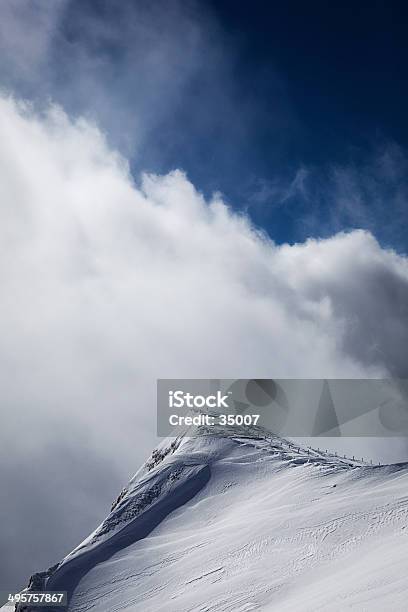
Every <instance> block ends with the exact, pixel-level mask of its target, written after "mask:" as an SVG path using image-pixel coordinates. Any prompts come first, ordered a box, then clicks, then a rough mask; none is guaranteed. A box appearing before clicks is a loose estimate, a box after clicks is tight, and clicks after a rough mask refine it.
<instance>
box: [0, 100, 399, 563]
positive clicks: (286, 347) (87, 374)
mask: <svg viewBox="0 0 408 612" xmlns="http://www.w3.org/2000/svg"><path fill="white" fill-rule="evenodd" d="M0 203H1V211H0V236H1V247H0V248H1V253H0V282H1V286H2V293H3V296H4V297H3V299H2V302H1V306H0V309H1V310H0V312H1V316H0V336H1V338H2V343H1V348H0V364H1V368H0V379H1V385H0V386H1V389H2V396H1V402H2V425H3V427H2V432H3V433H2V447H1V451H0V453H2V455H3V456H2V457H1V459H2V463H3V466H7V468H8V469H10V470H16V471H19V473H20V476H21V478H22V483H23V482H24V474H30V473H31V472H30V466H32V465H33V464H35V465H36V466H37V467H38V470H36V477H37V478H38V486H39V495H40V494H41V495H44V491H45V489H46V486H47V485H46V483H45V482H42V481H41V470H42V466H44V465H45V463H47V462H48V461H50V454H49V453H48V454H47V452H46V450H47V448H49V447H50V446H52V448H53V452H55V444H57V447H58V449H59V453H60V455H59V458H58V465H59V470H60V474H59V479H60V480H61V479H63V481H64V489H63V497H64V500H63V501H61V504H63V505H64V508H66V507H67V504H68V506H69V504H70V503H72V502H69V501H67V500H70V499H73V498H75V495H74V491H76V487H77V486H78V483H77V482H76V481H75V479H73V478H72V475H71V476H70V467H69V466H70V461H71V459H70V458H71V457H72V456H75V454H76V452H77V449H78V448H80V447H83V446H84V445H86V448H87V449H88V452H89V453H90V455H94V456H96V457H97V458H98V457H102V456H103V457H104V460H105V461H108V462H109V463H110V466H111V469H112V471H113V472H116V473H120V474H121V477H123V478H124V477H125V474H128V473H130V472H131V471H132V469H134V468H136V467H137V465H138V463H139V462H140V460H141V459H142V457H143V456H144V455H145V454H146V453H147V452H148V450H149V447H150V446H151V443H152V440H153V436H154V427H155V379H156V378H157V377H179V378H183V377H215V378H228V377H252V376H256V377H260V378H262V377H285V376H287V377H317V378H320V377H361V376H364V377H365V376H377V375H383V374H386V373H387V372H393V373H398V374H400V375H402V374H403V373H405V362H404V358H403V356H404V351H405V347H406V345H407V340H408V337H407V334H408V332H407V325H406V321H407V304H408V300H407V295H408V261H407V259H406V258H404V257H401V256H398V255H396V254H395V253H393V252H390V251H385V250H383V249H382V248H381V247H380V246H379V244H378V243H377V242H376V241H375V239H374V238H373V236H372V235H371V234H369V233H367V232H362V231H359V232H352V233H349V234H338V235H336V236H333V237H332V238H330V239H327V240H320V241H318V240H310V241H308V242H306V243H305V244H299V245H295V246H288V245H286V246H281V247H279V246H276V245H275V244H274V243H273V242H271V241H270V240H268V239H267V238H266V237H265V236H263V235H262V234H261V233H259V232H258V231H256V230H255V229H254V228H253V227H252V226H251V224H250V222H249V221H248V219H247V218H246V217H243V216H238V215H237V214H235V213H233V212H232V211H231V210H230V209H229V208H227V207H226V206H225V204H224V203H223V202H222V200H221V199H220V197H218V196H214V198H213V199H212V200H211V201H210V202H206V201H205V200H204V198H203V197H202V196H201V195H200V193H198V192H197V191H196V189H195V188H194V186H193V185H192V184H191V183H190V182H189V181H188V179H187V178H186V176H185V175H184V174H183V173H182V172H181V171H178V170H176V171H174V172H172V173H170V174H168V175H166V176H153V175H149V176H144V177H143V179H142V180H141V184H140V185H138V186H137V185H135V184H134V181H133V179H132V177H131V175H130V173H129V170H128V167H127V164H126V161H125V160H124V159H123V158H121V157H120V156H119V155H118V154H116V153H115V152H113V151H111V150H110V149H109V148H108V146H107V144H106V142H105V140H104V138H103V136H102V135H101V133H100V132H99V131H98V130H97V129H96V128H95V127H93V126H92V125H90V124H89V123H87V122H85V121H83V120H79V121H76V122H72V121H71V120H70V119H69V118H67V117H66V116H65V115H64V113H63V112H62V111H61V110H60V109H58V108H52V109H50V110H49V112H48V114H46V115H42V116H38V115H34V114H33V112H32V111H31V110H30V108H29V107H27V106H24V105H22V104H18V103H16V102H15V101H14V100H12V99H5V98H3V99H1V101H0ZM61 457H64V459H62V458H61ZM17 465H18V469H17V467H16V466H17ZM100 465H101V470H103V469H105V468H104V467H103V466H104V465H105V463H102V462H101V463H100ZM86 469H87V466H86V465H84V470H85V471H86ZM92 469H93V470H95V469H97V468H95V466H94V465H93V468H92ZM100 476H101V474H99V477H100ZM60 480H58V479H57V481H58V482H60ZM112 487H113V488H115V489H116V487H117V482H114V483H113V485H112V483H110V484H106V491H107V492H108V493H107V495H108V496H110V495H111V490H112ZM76 493H77V491H76ZM59 494H61V493H59ZM81 494H82V495H83V498H84V505H85V506H86V505H87V504H88V505H89V504H90V503H91V502H90V500H89V498H88V497H87V491H86V487H85V489H84V490H82V493H81ZM92 495H94V494H92ZM32 504H33V505H34V507H35V503H34V501H32ZM52 507H53V512H54V513H55V512H56V511H55V508H54V506H52ZM30 511H31V510H30ZM99 511H101V510H99ZM102 512H103V509H102ZM74 543H75V542H73V544H74ZM51 561H52V559H51ZM33 569H40V568H33Z"/></svg>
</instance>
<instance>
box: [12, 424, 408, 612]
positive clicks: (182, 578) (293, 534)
mask: <svg viewBox="0 0 408 612" xmlns="http://www.w3.org/2000/svg"><path fill="white" fill-rule="evenodd" d="M171 440H172V439H171ZM169 444H170V441H169V440H166V441H164V442H163V443H162V445H161V448H162V449H164V448H166V447H167V448H169ZM173 451H174V452H173ZM149 467H151V465H150V466H149ZM407 485H408V465H407V464H396V465H392V466H381V467H378V466H368V465H363V464H361V463H358V462H352V461H350V460H343V459H340V458H338V457H335V456H333V455H325V454H323V453H319V452H317V451H312V450H307V449H304V448H302V447H299V446H297V445H293V444H291V443H289V442H287V441H285V440H282V439H280V438H277V437H272V436H265V437H264V438H263V439H251V438H246V437H243V436H241V437H238V436H236V437H234V438H226V437H221V436H214V435H213V436H208V435H202V436H200V437H197V438H186V437H184V438H182V439H180V440H178V441H177V445H176V448H175V450H174V449H173V448H172V452H169V453H168V454H167V455H166V456H165V457H164V459H163V460H162V461H161V462H160V463H158V465H156V466H155V467H153V469H150V471H148V470H147V468H146V464H145V466H144V467H143V468H141V470H139V472H138V473H137V474H136V476H135V477H134V478H133V479H132V480H131V482H130V483H129V485H128V487H127V488H126V490H125V492H124V493H123V496H122V498H121V499H120V501H119V503H118V505H117V506H116V507H115V508H114V509H113V511H112V512H111V514H110V515H109V516H108V517H107V519H106V520H105V521H104V523H102V525H101V526H100V527H99V528H98V529H97V530H95V532H94V533H93V534H91V536H90V537H89V538H87V540H85V542H83V543H82V545H80V546H79V547H78V548H77V549H75V550H74V551H73V552H72V553H71V554H70V555H68V556H67V557H66V558H65V559H64V561H63V562H62V563H61V565H60V567H59V568H58V569H57V571H56V572H55V573H54V574H53V575H52V576H51V578H50V579H49V580H48V583H47V589H48V590H67V591H68V592H69V594H70V603H69V607H68V612H88V611H92V612H119V611H121V612H123V611H128V612H130V611H136V612H137V611H140V612H161V611H163V612H164V611H166V612H221V611H222V612H247V611H250V610H278V611H279V612H299V611H300V612H317V611H330V612H332V611H333V612H335V611H339V612H340V611H343V610H346V609H351V610H357V611H359V612H360V611H361V612H365V611H367V612H368V611H369V612H371V611H376V610H378V611H380V610H381V612H382V611H384V610H393V611H407V610H408V603H407V602H408V581H407V579H406V568H407V567H408V528H407V524H408V488H407ZM9 610H10V609H9ZM36 610H39V608H36ZM44 610H48V611H49V612H50V608H44Z"/></svg>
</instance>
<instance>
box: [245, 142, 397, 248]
mask: <svg viewBox="0 0 408 612" xmlns="http://www.w3.org/2000/svg"><path fill="white" fill-rule="evenodd" d="M352 157H354V158H353V159H351V161H350V162H349V163H347V164H331V163H328V164H326V165H324V166H321V167H301V168H300V169H299V170H298V172H297V173H296V175H295V179H294V181H293V182H292V184H291V185H290V187H289V188H286V190H285V189H284V188H282V189H281V191H280V192H279V193H280V194H285V193H288V199H291V200H292V207H291V209H290V210H291V212H292V216H293V220H294V223H295V224H296V226H297V231H296V235H297V236H298V237H304V236H308V235H314V236H316V235H319V236H330V235H332V234H333V233H336V232H339V231H341V230H352V229H365V230H368V231H370V232H371V233H372V234H374V235H375V236H376V237H377V238H378V239H379V241H380V243H381V244H383V245H386V246H391V245H392V246H394V248H397V249H398V250H400V251H402V252H405V253H406V252H407V248H408V243H407V239H406V231H405V227H406V225H407V223H408V216H407V211H408V182H407V176H408V172H407V170H408V158H407V154H406V151H405V150H404V149H403V148H402V147H400V146H399V145H398V144H396V143H395V142H389V141H387V142H382V143H381V144H380V145H379V144H377V145H376V146H374V147H373V148H372V149H371V151H369V152H368V153H367V151H365V152H364V154H361V152H358V151H357V152H356V153H355V155H354V156H352ZM277 184H279V181H278V179H277ZM264 191H265V190H264ZM265 193H266V195H268V196H269V195H270V194H268V191H267V190H266V191H265ZM255 195H256V194H255ZM272 195H275V194H272ZM293 200H295V201H294V202H293Z"/></svg>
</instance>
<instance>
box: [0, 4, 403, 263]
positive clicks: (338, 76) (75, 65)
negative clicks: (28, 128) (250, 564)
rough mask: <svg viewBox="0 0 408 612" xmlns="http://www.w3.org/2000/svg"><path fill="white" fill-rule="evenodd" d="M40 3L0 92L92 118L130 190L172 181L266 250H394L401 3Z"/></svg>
mask: <svg viewBox="0 0 408 612" xmlns="http://www.w3.org/2000/svg"><path fill="white" fill-rule="evenodd" d="M37 4H38V7H41V9H42V10H39V8H38V7H37V8H36V10H32V11H31V13H30V11H27V10H25V11H22V13H24V15H23V21H25V25H26V27H28V28H31V30H32V32H31V36H30V37H29V38H28V40H29V41H30V40H32V41H33V48H34V53H33V55H32V56H30V58H28V57H27V56H25V55H24V53H27V40H26V37H24V36H22V35H21V49H20V51H21V54H22V55H21V57H20V56H19V49H18V37H17V38H15V39H14V46H13V50H12V53H10V60H11V61H10V62H9V63H6V64H5V65H4V66H3V68H2V73H3V74H2V75H1V76H2V82H3V84H4V85H5V86H6V87H10V88H12V90H13V91H17V92H19V93H20V94H21V95H23V96H25V97H28V98H29V99H33V100H36V101H37V102H38V103H41V102H43V103H44V101H47V100H49V99H50V98H51V99H52V100H54V101H57V102H59V103H61V104H62V105H63V107H64V108H65V109H66V110H67V111H68V112H69V113H71V114H85V115H86V116H88V117H91V118H92V119H94V120H95V121H96V122H97V124H98V125H99V126H100V127H101V128H102V129H103V130H104V131H105V132H106V133H107V136H108V139H109V140H110V142H111V143H112V145H113V146H115V147H118V148H119V150H121V151H122V152H123V153H124V154H125V155H126V156H127V157H128V158H129V159H130V160H131V164H132V171H133V173H134V176H135V178H136V179H137V178H138V176H139V173H140V171H153V172H158V173H166V172H168V171H170V170H172V169H174V168H181V169H183V170H185V171H186V173H187V175H188V177H189V178H190V179H191V181H192V182H193V184H194V185H195V186H196V187H197V188H198V189H200V190H202V191H203V192H204V194H205V195H210V194H211V193H212V192H214V191H220V192H222V194H223V196H224V198H225V199H226V201H228V203H229V204H230V205H231V206H232V207H234V208H235V209H237V210H242V211H245V212H247V213H248V214H249V216H250V217H251V218H252V219H253V221H254V222H255V223H256V224H257V225H258V226H260V227H262V228H263V229H265V230H266V231H267V232H268V233H269V235H270V236H271V237H272V238H273V239H274V240H275V241H276V242H278V243H282V242H290V243H293V242H297V241H303V240H304V239H305V238H307V237H310V236H315V237H327V236H330V235H331V234H333V233H335V232H337V231H340V230H343V229H344V230H350V229H353V228H366V229H369V230H370V231H372V232H373V233H374V235H375V236H376V237H377V238H378V239H379V240H380V242H381V243H382V244H383V245H384V246H388V247H392V248H395V249H396V250H398V251H402V252H406V250H407V247H408V244H407V237H406V232H405V231H404V224H405V225H406V224H407V222H408V218H407V209H408V205H407V200H408V185H407V165H408V160H407V149H406V148H407V145H408V143H407V140H408V125H407V117H406V113H405V107H406V106H407V103H408V99H407V98H408V79H407V78H406V77H407V75H406V65H407V59H408V58H407V43H406V36H405V31H404V23H405V21H406V10H407V9H406V6H404V4H405V3H403V2H371V3H361V4H360V5H356V3H354V2H342V3H327V2H312V3H307V4H306V3H304V2H295V1H289V2H285V3H270V2H261V1H255V2H251V3H236V2H229V1H214V2H196V1H178V0H176V1H174V2H171V3H168V2H167V3H166V2H161V1H159V2H156V3H151V2H146V1H144V0H142V1H137V2H136V1H132V0H125V1H123V2H121V3H112V2H106V0H92V1H91V0H85V1H84V0H81V1H78V0H71V1H70V2H67V1H66V0H59V1H58V2H56V3H54V7H53V9H52V10H50V8H49V6H48V7H47V10H45V7H46V5H45V4H43V3H42V4H41V3H37ZM16 5H19V3H18V2H17V3H16ZM35 5H36V3H34V4H33V6H35ZM20 17H21V15H20ZM20 21H21V19H20ZM6 26H7V23H6ZM6 26H5V27H6ZM36 33H37V35H38V37H42V38H41V40H42V41H43V44H42V45H38V44H37V45H36V44H35V42H36V41H35V37H36ZM44 40H45V41H46V44H45V45H44ZM16 41H17V43H16ZM16 45H17V46H16ZM28 59H30V61H34V63H32V65H31V70H28V69H27V65H26V64H27V61H28ZM35 62H37V64H35Z"/></svg>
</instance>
